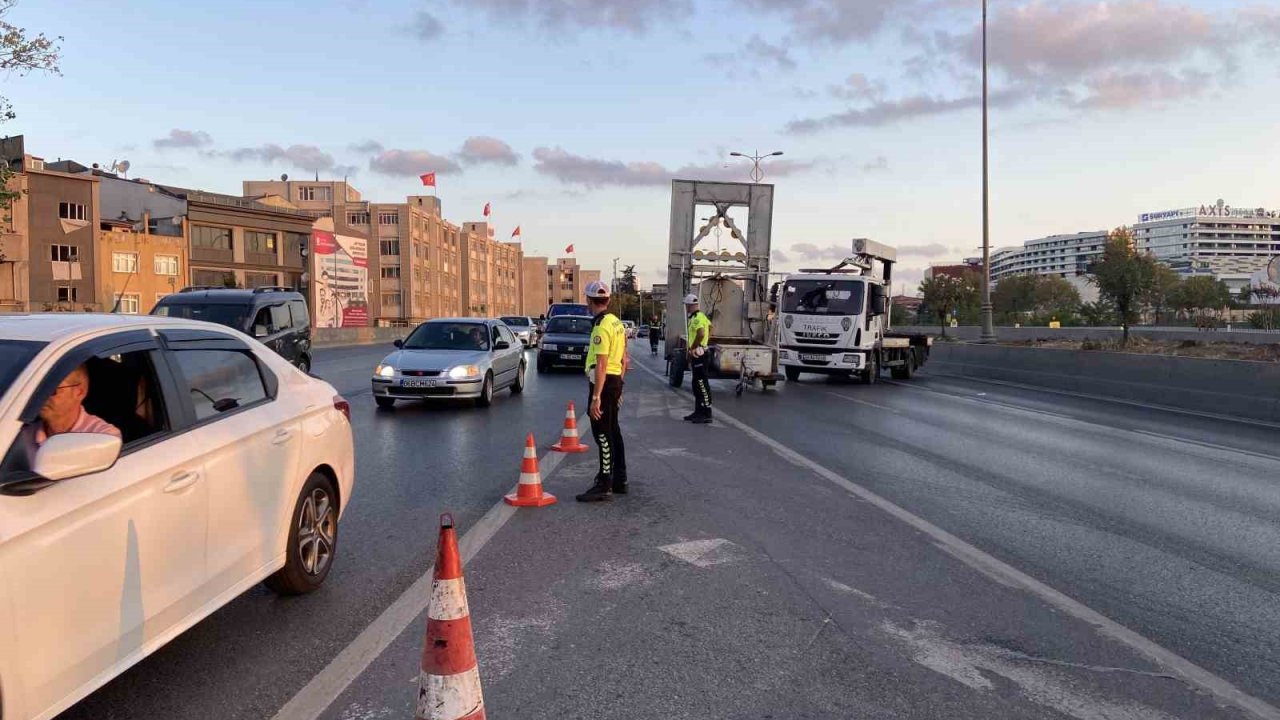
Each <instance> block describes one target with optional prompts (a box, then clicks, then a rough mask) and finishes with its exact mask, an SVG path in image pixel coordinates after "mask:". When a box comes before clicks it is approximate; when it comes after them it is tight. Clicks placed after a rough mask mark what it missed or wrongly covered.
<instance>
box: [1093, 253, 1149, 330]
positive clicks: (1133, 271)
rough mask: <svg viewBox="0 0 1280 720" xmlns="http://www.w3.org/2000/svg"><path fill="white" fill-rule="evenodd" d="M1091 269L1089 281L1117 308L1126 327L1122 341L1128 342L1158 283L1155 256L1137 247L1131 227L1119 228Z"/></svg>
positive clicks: (1117, 315) (1122, 323)
mask: <svg viewBox="0 0 1280 720" xmlns="http://www.w3.org/2000/svg"><path fill="white" fill-rule="evenodd" d="M1089 270H1090V273H1091V277H1090V278H1089V282H1091V283H1093V284H1094V285H1095V286H1097V288H1098V294H1099V295H1100V296H1101V297H1102V299H1103V300H1105V301H1106V302H1107V303H1108V304H1110V305H1111V307H1112V308H1113V309H1114V310H1115V313H1116V319H1117V320H1119V322H1120V327H1121V328H1123V329H1124V336H1123V338H1122V340H1121V342H1122V344H1125V345H1128V344H1129V326H1130V325H1132V324H1133V323H1135V322H1137V320H1138V317H1139V312H1140V311H1141V310H1142V298H1143V297H1145V296H1146V295H1147V293H1149V292H1150V290H1151V286H1152V284H1153V283H1154V279H1155V274H1156V261H1155V258H1153V257H1152V256H1150V255H1148V254H1145V253H1140V252H1138V251H1137V249H1136V248H1134V244H1133V234H1132V233H1131V232H1129V229H1128V228H1117V229H1115V230H1112V231H1111V232H1110V233H1109V234H1108V235H1107V247H1106V249H1105V250H1103V253H1102V259H1101V260H1098V261H1097V262H1095V263H1094V264H1093V266H1092V267H1091V268H1090V269H1089Z"/></svg>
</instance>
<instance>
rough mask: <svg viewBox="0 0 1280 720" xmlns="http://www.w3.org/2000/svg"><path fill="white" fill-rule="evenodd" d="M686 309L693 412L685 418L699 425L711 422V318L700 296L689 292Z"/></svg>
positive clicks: (686, 297)
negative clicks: (709, 351) (708, 344)
mask: <svg viewBox="0 0 1280 720" xmlns="http://www.w3.org/2000/svg"><path fill="white" fill-rule="evenodd" d="M684 311H685V314H686V315H687V316H688V326H687V327H688V330H687V331H686V332H685V338H686V342H688V353H687V354H688V357H689V365H690V367H692V368H693V412H692V413H691V414H689V415H685V416H684V419H685V420H688V421H689V422H691V423H694V424H697V425H706V424H708V423H710V422H711V380H710V378H709V377H708V375H707V363H708V361H709V360H710V357H709V356H708V355H707V343H709V342H710V341H711V320H709V319H708V318H707V316H706V315H705V314H703V312H702V311H701V310H699V309H698V296H697V295H695V294H693V293H689V294H688V295H686V296H685V297H684Z"/></svg>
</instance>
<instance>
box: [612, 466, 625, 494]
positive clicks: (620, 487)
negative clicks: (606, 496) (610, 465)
mask: <svg viewBox="0 0 1280 720" xmlns="http://www.w3.org/2000/svg"><path fill="white" fill-rule="evenodd" d="M613 494H614V495H626V494H627V478H626V476H625V475H623V476H621V477H619V476H618V475H617V474H616V472H615V474H614V477H613Z"/></svg>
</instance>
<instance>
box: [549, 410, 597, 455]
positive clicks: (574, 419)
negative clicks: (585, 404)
mask: <svg viewBox="0 0 1280 720" xmlns="http://www.w3.org/2000/svg"><path fill="white" fill-rule="evenodd" d="M551 449H552V450H555V451H556V452H562V453H584V452H586V451H588V450H590V449H591V448H589V447H587V445H586V443H582V442H579V441H578V414H577V413H576V412H574V410H573V401H572V400H570V401H569V409H568V410H566V411H565V413H564V429H563V430H561V431H560V442H558V443H556V444H555V445H552V446H551Z"/></svg>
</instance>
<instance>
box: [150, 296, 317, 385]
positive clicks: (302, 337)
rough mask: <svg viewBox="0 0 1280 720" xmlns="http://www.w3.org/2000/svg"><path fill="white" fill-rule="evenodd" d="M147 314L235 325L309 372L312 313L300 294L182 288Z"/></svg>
mask: <svg viewBox="0 0 1280 720" xmlns="http://www.w3.org/2000/svg"><path fill="white" fill-rule="evenodd" d="M151 314H152V315H163V316H166V317H177V318H186V319H188V320H204V321H205V322H212V323H218V324H219V325H226V326H227V327H232V328H235V329H236V330H239V331H241V332H243V333H245V334H246V335H249V336H251V337H253V338H256V339H257V340H258V342H261V343H262V344H263V345H266V346H267V347H269V348H271V349H272V350H275V351H276V352H277V353H279V354H280V355H281V357H283V358H284V359H286V360H288V361H289V362H291V363H293V364H294V365H296V366H298V368H299V369H300V370H302V371H303V372H310V371H311V317H310V315H309V314H308V313H307V302H306V300H304V299H303V297H302V293H299V292H296V291H294V290H290V289H289V288H285V287H260V288H255V289H253V290H236V289H231V288H210V287H189V288H183V289H182V291H181V292H177V293H174V294H172V295H166V296H165V297H163V298H161V300H160V302H158V303H156V307H155V309H154V310H152V311H151Z"/></svg>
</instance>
